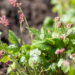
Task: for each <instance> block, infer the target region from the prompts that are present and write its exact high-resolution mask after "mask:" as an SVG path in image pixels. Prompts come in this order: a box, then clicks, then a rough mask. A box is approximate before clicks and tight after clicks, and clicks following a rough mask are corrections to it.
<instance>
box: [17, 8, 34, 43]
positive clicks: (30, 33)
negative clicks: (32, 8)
mask: <svg viewBox="0 0 75 75" xmlns="http://www.w3.org/2000/svg"><path fill="white" fill-rule="evenodd" d="M18 8H19V10H20V11H21V12H22V13H24V12H23V10H22V9H21V7H18ZM24 20H25V22H26V25H27V28H28V29H29V24H28V21H27V19H26V17H25V15H24ZM29 32H30V31H29ZM30 37H31V40H32V42H33V37H32V34H31V32H30Z"/></svg>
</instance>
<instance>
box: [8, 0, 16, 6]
mask: <svg viewBox="0 0 75 75" xmlns="http://www.w3.org/2000/svg"><path fill="white" fill-rule="evenodd" d="M9 2H10V4H11V5H13V6H14V7H16V2H17V0H9Z"/></svg>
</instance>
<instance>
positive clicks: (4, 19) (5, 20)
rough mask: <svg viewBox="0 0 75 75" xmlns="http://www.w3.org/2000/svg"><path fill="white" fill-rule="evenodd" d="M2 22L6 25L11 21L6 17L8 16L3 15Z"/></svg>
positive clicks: (0, 21) (0, 20)
mask: <svg viewBox="0 0 75 75" xmlns="http://www.w3.org/2000/svg"><path fill="white" fill-rule="evenodd" d="M0 23H1V24H3V25H4V26H8V25H9V21H8V19H7V18H6V16H2V17H1V19H0Z"/></svg>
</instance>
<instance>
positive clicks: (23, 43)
mask: <svg viewBox="0 0 75 75" xmlns="http://www.w3.org/2000/svg"><path fill="white" fill-rule="evenodd" d="M20 31H21V38H22V41H23V44H25V42H24V38H23V33H22V32H23V29H22V23H20Z"/></svg>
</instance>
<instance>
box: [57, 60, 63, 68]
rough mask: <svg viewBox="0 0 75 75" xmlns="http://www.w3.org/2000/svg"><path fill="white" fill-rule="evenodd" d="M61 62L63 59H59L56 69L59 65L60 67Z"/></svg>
mask: <svg viewBox="0 0 75 75" xmlns="http://www.w3.org/2000/svg"><path fill="white" fill-rule="evenodd" d="M63 61H64V59H60V60H59V61H58V64H57V66H58V67H61V65H62V63H63Z"/></svg>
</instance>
